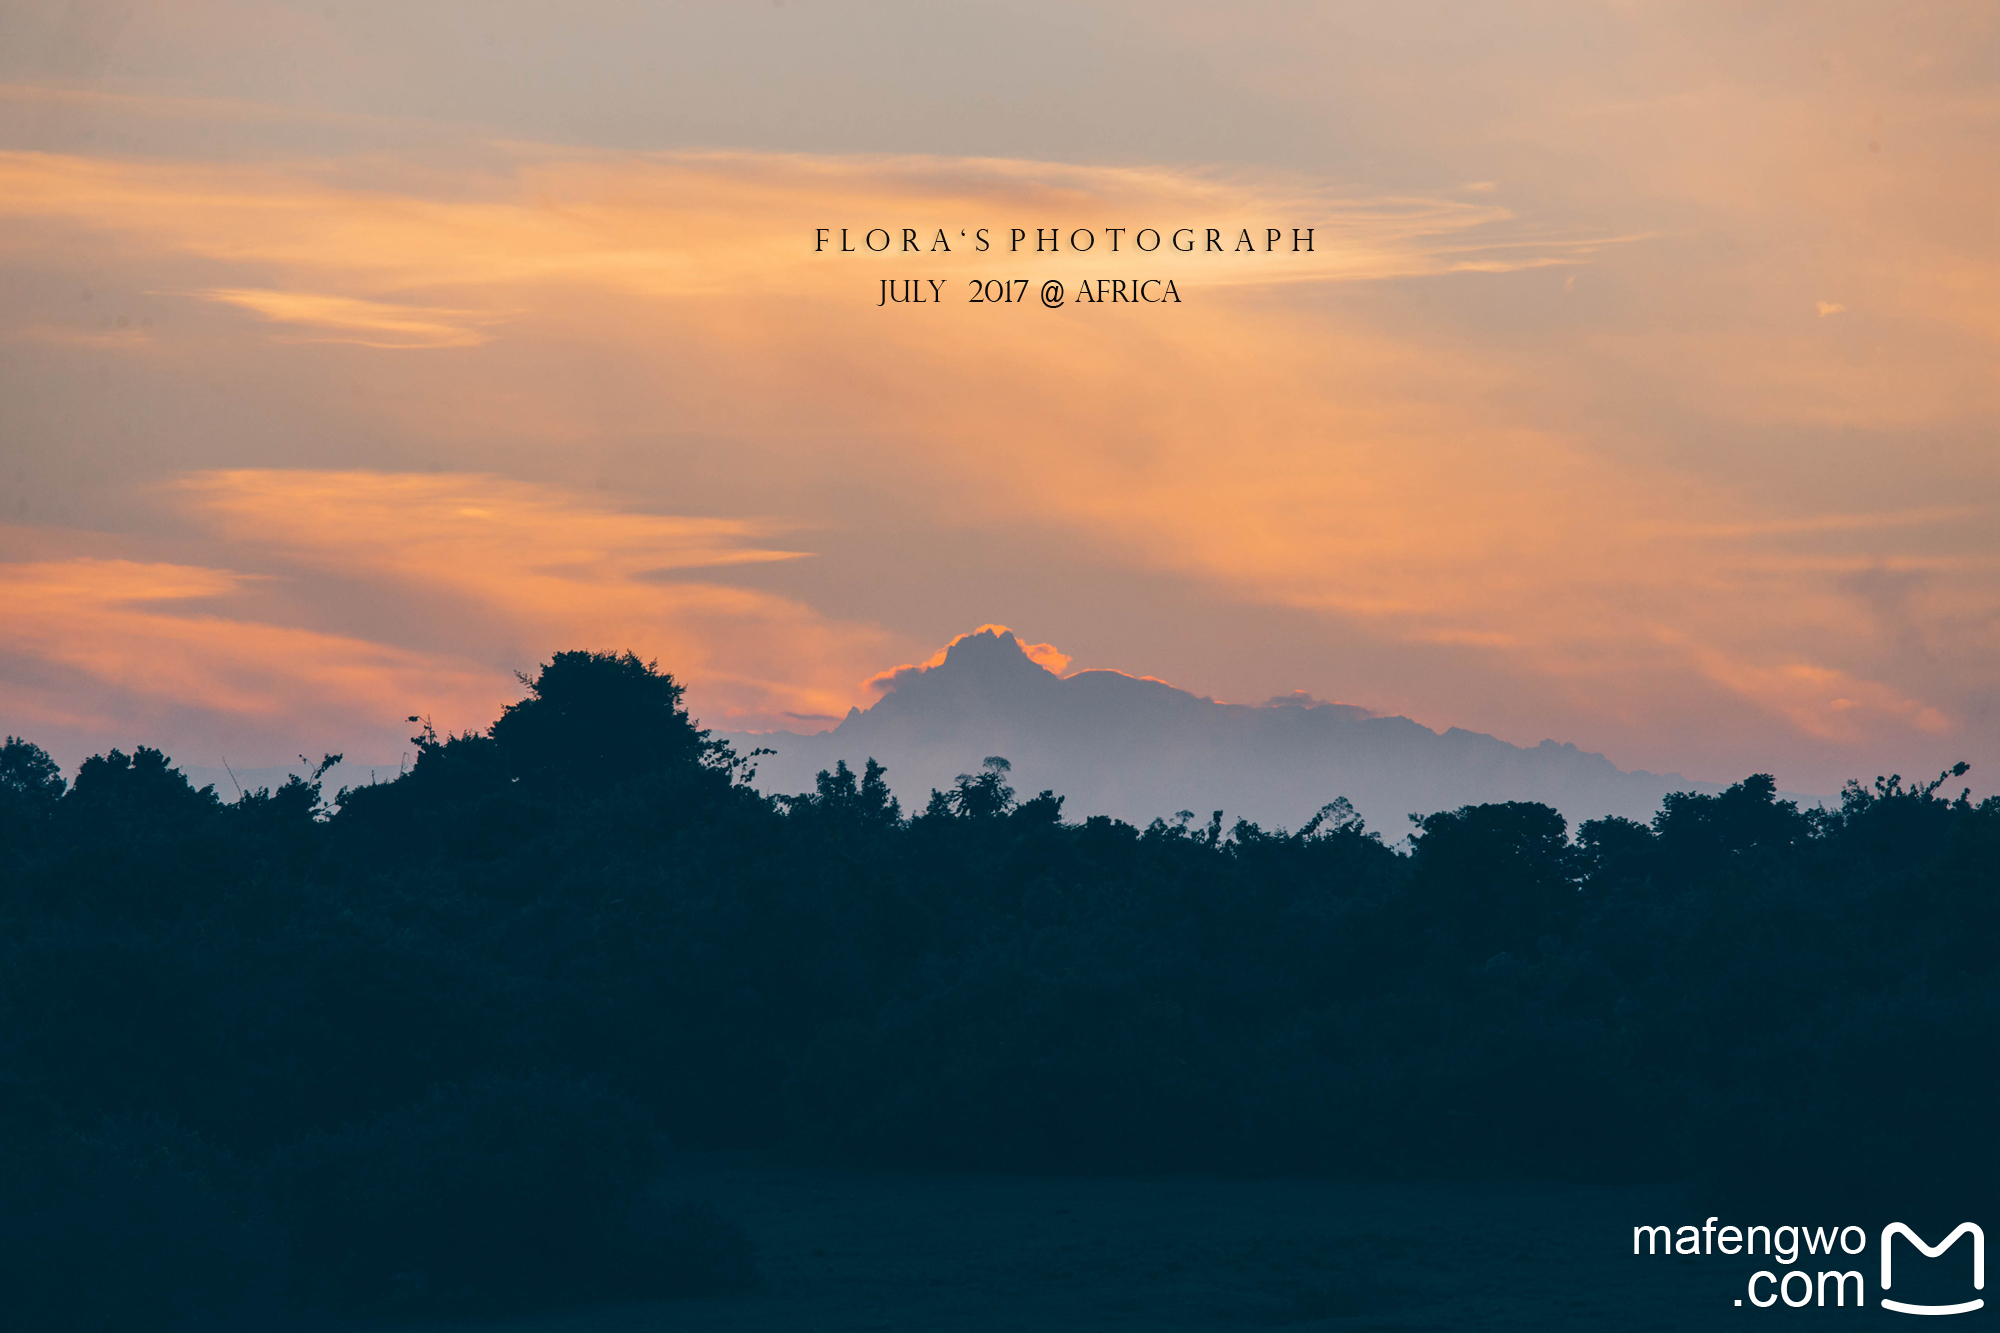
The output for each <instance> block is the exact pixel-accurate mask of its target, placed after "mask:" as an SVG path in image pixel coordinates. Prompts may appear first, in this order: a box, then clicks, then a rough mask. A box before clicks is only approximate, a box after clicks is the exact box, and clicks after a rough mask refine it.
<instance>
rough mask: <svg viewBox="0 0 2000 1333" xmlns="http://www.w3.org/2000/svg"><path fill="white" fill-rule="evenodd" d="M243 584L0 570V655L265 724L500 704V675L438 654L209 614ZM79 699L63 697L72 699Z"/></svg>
mask: <svg viewBox="0 0 2000 1333" xmlns="http://www.w3.org/2000/svg"><path fill="white" fill-rule="evenodd" d="M250 581H251V577H250V576H248V575H244V574H241V573H237V572H235V571H231V570H218V569H203V568H198V567H191V566H186V565H173V564H162V563H147V562H140V561H132V560H93V559H70V560H59V561H37V562H27V563H18V564H4V565H0V653H4V654H6V655H8V656H12V657H17V658H30V659H34V660H37V661H41V662H47V663H51V664H54V665H56V666H59V667H61V668H64V669H66V670H69V671H73V672H77V673H80V675H81V676H83V677H84V678H86V679H87V680H89V681H90V682H92V683H93V684H94V685H96V686H100V687H107V688H108V689H110V690H111V691H114V692H116V693H117V694H119V695H123V696H127V697H129V698H136V699H138V700H141V701H150V702H151V703H152V704H156V705H157V704H171V705H173V706H175V707H180V708H194V709H199V710H203V711H208V712H213V713H217V714H222V715H228V716H235V717H243V718H253V719H257V720H260V721H263V722H266V723H271V722H279V721H286V720H295V719H298V717H299V715H300V714H301V713H302V712H304V713H309V714H317V715H319V717H320V718H322V719H323V718H326V717H333V718H344V719H353V718H355V717H364V718H365V717H369V716H370V715H373V716H374V717H377V718H380V717H386V716H387V715H389V714H392V713H393V714H395V715H396V716H397V717H401V716H402V715H403V714H404V713H406V712H407V711H408V710H409V708H410V707H411V706H413V701H419V700H423V701H441V702H442V703H443V704H444V705H446V706H456V708H457V709H459V710H460V711H465V710H470V711H472V712H474V713H475V714H477V713H478V712H480V711H482V710H487V709H492V708H495V707H496V706H497V704H498V703H500V702H504V701H506V700H507V699H509V698H511V697H512V695H511V693H510V692H509V690H508V684H509V682H508V681H507V679H506V676H505V675H504V673H500V672H495V671H492V670H490V669H481V668H479V667H477V666H475V665H473V664H471V663H467V662H465V661H462V660H458V659H454V658H452V657H450V656H449V655H445V654H438V653H421V652H413V651H409V650H407V649H401V648H396V647H393V646H390V645H387V644H381V643H371V642H368V641H366V640H362V639H358V638H354V637H351V636H346V635H339V634H327V633H321V632H316V631H313V630H308V629H301V628H298V627H294V626H284V625H271V624H260V623H257V622H254V621H247V620H242V619H236V618H232V617H230V616H228V615H226V614H223V613H221V612H220V611H218V610H216V609H215V606H216V605H217V604H218V603H223V602H226V601H227V600H228V599H229V598H231V597H233V596H235V595H236V594H239V593H240V592H241V591H242V590H243V588H244V586H245V584H246V583H248V582H250ZM84 693H85V692H83V691H76V692H72V695H71V698H72V701H74V700H75V699H76V698H78V697H79V696H81V695H82V694H84ZM75 716H76V715H75V714H71V715H70V717H69V718H68V719H65V720H74V719H75ZM308 725H312V726H313V729H314V730H318V731H321V733H322V735H323V736H324V735H325V732H326V731H327V730H329V728H327V727H325V726H323V725H314V724H312V723H309V724H308ZM326 738H327V739H330V740H334V741H337V740H338V737H337V736H330V737H326ZM141 739H144V738H141Z"/></svg>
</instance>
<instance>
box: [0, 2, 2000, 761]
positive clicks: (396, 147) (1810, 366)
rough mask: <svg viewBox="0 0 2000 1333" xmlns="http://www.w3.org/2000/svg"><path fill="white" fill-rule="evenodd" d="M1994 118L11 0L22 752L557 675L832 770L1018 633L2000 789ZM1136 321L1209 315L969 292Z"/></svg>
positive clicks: (477, 20)
mask: <svg viewBox="0 0 2000 1333" xmlns="http://www.w3.org/2000/svg"><path fill="white" fill-rule="evenodd" d="M1996 71H2000V10H1996V9H1995V8H1994V7H1993V6H1992V5H1991V4H1964V5H1955V4H1951V3H1939V4H1930V5H1924V6H1918V7H1912V6H1906V5H1892V4H1873V5H1853V4H1840V3H1799V4H1760V5H1741V6H1715V5H1671V4H1652V3H1644V2H1642V0H1634V2H1632V3H1609V2H1607V3H1596V4H1584V3H1528V4H1509V5H1499V4H1426V3H1415V4H1406V5H1393V6H1385V5H1362V4H1346V5H1336V4H1306V3H1296V4H1281V3H1271V4H1261V5H1260V4H1235V5H1228V6H1222V5H1212V4H1211V5H1182V4H1174V3H1162V2H1159V0H1154V2H1151V3H1145V4H1138V3H1133V4H1079V3H1073V2H1070V0H1065V2H1064V3H1047V4H1044V3H1025V2H1023V0H1014V2H1013V3H1008V4H1004V5H1003V4H980V3H968V4H958V5H948V6H946V5H937V4H919V3H908V4H865V5H864V4H852V5H842V4H833V3H824V2H822V0H776V2H775V3H774V2H773V0H756V2H755V3H736V4H728V5H724V4H703V5H680V4H665V3H658V4H649V3H640V2H639V0H628V2H626V3H595V2H592V0H577V2H574V3H569V4H565V5H559V6H558V5H545V4H537V5H528V4H519V3H510V2H506V0H481V3H477V4H474V3H447V2H445V0H435V2H433V0H426V2H425V3H421V4H416V5H412V4H409V3H386V2H385V3H373V2H371V3H356V0H333V3H311V4H271V3H261V2H259V0H240V2H238V0H185V2H181V3H147V2H146V0H131V2H129V3H128V2H125V0H80V2H78V3H70V4H61V3H41V4H28V3H23V2H22V0H0V730H4V731H6V732H10V733H15V734H21V735H25V736H27V737H29V738H30V739H34V740H37V741H39V742H40V743H42V744H43V745H45V746H47V747H48V748H49V749H50V750H51V751H53V752H54V753H55V754H56V755H57V757H58V758H60V759H62V760H63V761H64V762H65V764H74V763H75V762H76V761H77V760H78V759H80V758H81V757H82V756H83V755H85V754H88V753H90V752H92V751H95V750H100V749H104V748H107V747H109V746H112V745H122V746H126V747H128V748H129V747H130V746H131V745H133V744H137V743H150V744H158V745H161V746H162V747H164V748H166V749H167V750H168V751H169V753H171V754H173V755H174V756H175V757H176V758H178V759H180V760H182V761H184V762H186V763H189V764H196V765H204V766H208V765H214V764H216V763H218V762H219V761H220V759H221V758H222V757H223V756H225V755H226V756H227V758H228V759H229V760H230V761H231V762H232V763H236V764H238V765H244V766H247V765H257V764H278V763H283V762H286V761H288V760H290V759H291V758H292V757H293V756H295V755H296V754H298V753H300V752H302V751H303V752H311V753H317V752H319V751H321V750H345V751H346V752H347V753H348V755H349V756H350V758H360V759H362V760H364V761H369V760H383V759H386V760H388V761H390V762H393V761H394V756H395V755H396V754H397V753H398V751H399V750H403V749H407V748H408V747H407V745H406V744H405V743H404V739H403V738H405V737H406V736H407V735H408V734H409V731H410V728H409V725H408V724H407V723H406V722H404V720H403V719H404V718H405V716H406V715H409V714H426V715H429V716H431V717H432V718H433V719H434V720H435V721H436V723H437V725H438V726H439V727H440V728H441V729H443V728H462V727H469V726H483V725H484V724H486V723H487V722H490V721H491V719H492V718H493V716H494V715H495V713H496V712H497V711H498V708H499V707H500V705H501V704H503V703H504V702H506V701H508V700H510V699H513V698H516V697H518V695H519V687H518V685H517V683H516V681H515V678H514V674H513V673H514V672H516V671H521V670H532V668H533V667H534V665H535V664H536V663H537V662H538V661H540V660H543V659H545V658H547V657H548V656H549V654H551V653H552V652H555V651H557V650H559V649H563V648H569V647H594V648H614V649H623V648H628V647H629V648H632V649H635V650H636V651H638V652H639V653H640V654H641V655H642V656H647V657H657V658H658V659H659V662H660V665H661V666H662V667H663V668H665V669H669V670H671V671H673V672H674V673H675V674H676V675H677V676H679V677H680V678H682V679H683V680H685V681H686V682H687V683H688V686H689V695H688V698H689V702H690V704H691V705H692V707H693V709H694V711H695V712H696V713H697V715H698V716H700V717H701V718H702V719H703V721H704V722H705V723H707V724H708V725H711V726H721V727H726V728H728V729H731V730H743V729H770V728H784V727H791V728H803V729H811V728H816V727H823V726H826V725H831V723H832V722H833V721H834V720H836V719H837V718H838V717H839V716H840V715H841V714H844V713H845V712H846V711H847V709H848V708H849V707H850V706H851V705H855V704H860V705H863V706H866V704H867V703H869V702H870V701H871V699H872V698H873V697H874V696H873V695H872V693H871V692H870V689H869V687H868V686H867V684H866V682H867V681H868V680H869V679H870V678H871V677H875V676H876V675H877V674H878V673H880V672H882V671H884V670H885V669H887V668H892V667H894V666H896V665H897V664H899V663H906V662H922V661H924V660H925V659H927V658H928V657H930V655H931V654H932V653H933V652H934V651H935V650H936V649H937V648H938V647H939V646H940V645H942V644H944V643H945V642H946V641H947V640H949V639H950V638H951V637H952V636H953V635H955V634H958V633H961V632H963V631H966V630H969V629H971V628H973V627H975V626H978V625H981V624H984V623H989V622H992V623H1002V624H1006V625H1009V626H1012V627H1013V628H1014V629H1016V630H1017V631H1019V632H1020V633H1021V635H1022V636H1023V637H1024V638H1026V639H1028V640H1030V641H1046V642H1047V643H1049V644H1052V645H1054V646H1055V649H1056V650H1059V652H1060V654H1061V655H1065V656H1067V657H1068V658H1069V668H1068V669H1070V670H1079V669H1088V668H1102V667H1110V668H1117V669H1120V670H1124V671H1128V672H1131V673H1134V674H1145V675H1152V676H1158V677H1161V678H1163V679H1166V680H1168V681H1171V682H1173V683H1174V684H1176V685H1180V686H1183V687H1185V688H1187V689H1191V690H1193V691H1195V692H1197V693H1200V694H1206V695H1212V696H1214V697H1216V698H1220V699H1226V700H1230V701H1234V702H1256V701H1259V700H1263V699H1266V698H1269V697H1271V696H1273V695H1277V694H1281V693H1285V692H1289V691H1293V690H1304V691H1307V692H1309V693H1311V694H1312V695H1315V696H1317V697H1320V698H1325V699H1338V700H1341V701H1344V702H1348V703H1354V704H1361V705H1365V706H1368V707H1371V708H1375V709H1379V710H1382V711H1384V712H1391V713H1402V714H1406V715H1408V716H1410V717H1413V718H1415V719H1417V720H1418V721H1420V722H1423V723H1425V724H1426V725H1429V726H1432V727H1436V728H1440V729H1442V728H1444V727H1447V726H1453V725H1456V726H1463V727H1468V728H1471V729H1474V730H1479V731H1488V732H1492V733H1494V734H1496V735H1498V736H1501V737H1503V738H1505V739H1507V740H1510V741H1514V742H1516V743H1521V744H1530V745H1532V744H1534V743H1536V742H1538V741H1540V740H1541V739H1543V738H1544V737H1553V738H1556V739H1559V740H1566V741H1573V742H1575V743H1577V744H1578V745H1580V746H1583V747H1584V748H1586V749H1591V750H1601V751H1603V752H1604V753H1606V754H1607V755H1609V756H1610V758H1611V759H1612V760H1613V761H1614V762H1616V763H1618V764H1619V765H1621V766H1622V767H1626V768H1648V769H1653V770H1655V771H1678V772H1680V773H1682V774H1685V775H1686V776H1688V777H1690V778H1696V779H1702V780H1711V781H1728V780H1732V779H1734V778H1737V777H1741V776H1742V775H1744V774H1745V773H1748V772H1752V771H1769V772H1773V773H1775V774H1776V775H1777V776H1778V778H1779V781H1780V784H1781V785H1782V786H1784V787H1786V788H1788V789H1791V790H1795V791H1809V792H1830V791H1833V790H1836V789H1837V788H1838V787H1839V785H1840V783H1841V781H1842V780H1843V779H1845V778H1847V777H1850V776H1861V777H1867V776H1872V775H1873V774H1876V773H1884V772H1890V771H1900V772H1902V773H1904V774H1906V775H1908V774H1918V775H1923V776H1930V775H1934V774H1935V773H1936V772H1937V771H1938V770H1940V769H1942V768H1944V767H1945V766H1947V765H1948V764H1950V763H1951V762H1953V761H1955V760H1958V759H1968V760H1970V761H1972V763H1973V764H1974V770H1973V772H1972V774H1971V775H1970V777H1969V779H1968V781H1970V782H1971V783H1972V784H1973V785H1974V788H1975V790H1976V791H1982V792H1983V791H1990V790H1993V789H1994V785H1995V779H1996V777H2000V672H1997V671H1996V668H1995V661H1996V656H2000V74H1996ZM821 227H826V228H831V229H833V230H834V232H835V234H836V235H837V234H838V229H839V228H841V227H847V228H850V229H852V230H853V232H854V234H855V235H857V236H858V235H860V234H861V233H862V232H863V231H865V230H866V229H868V228H873V227H882V228H888V229H892V230H894V231H896V232H897V233H900V230H901V229H902V228H904V227H911V228H915V229H917V230H918V232H919V233H920V235H921V236H922V237H923V238H924V240H925V243H926V244H927V245H928V243H929V242H930V240H931V238H932V236H933V233H935V232H936V231H937V230H938V229H940V228H942V229H944V230H945V231H946V232H947V236H948V239H949V240H950V243H951V244H952V245H953V246H954V251H953V252H952V253H951V254H948V255H947V254H942V253H933V252H926V253H923V254H916V255H903V254H894V253H891V254H884V255H875V254H868V253H859V254H849V255H842V254H837V253H817V254H816V253H815V252H814V241H815V229H816V228H821ZM1015 227H1019V228H1023V229H1030V230H1032V229H1034V228H1038V227H1039V228H1047V227H1059V228H1061V230H1062V232H1063V234H1064V235H1065V236H1068V235H1069V233H1070V232H1071V231H1072V230H1074V229H1079V228H1099V229H1101V228H1110V227H1121V228H1127V229H1137V228H1142V227H1154V228H1159V229H1161V230H1162V231H1163V232H1170V231H1171V230H1172V229H1174V228H1179V227H1193V228H1207V227H1216V228H1218V229H1221V230H1222V231H1223V232H1224V234H1225V235H1226V236H1227V237H1228V238H1230V239H1231V240H1233V239H1234V237H1235V235H1236V232H1237V230H1238V229H1240V228H1250V229H1253V231H1254V232H1255V234H1256V235H1257V237H1258V238H1259V239H1260V241H1261V239H1262V237H1263V235H1264V229H1265V228H1267V227H1270V228H1280V229H1284V230H1285V231H1286V232H1287V234H1289V232H1290V230H1291V229H1293V228H1299V229H1303V228H1308V227H1310V228H1312V229H1313V232H1314V247H1313V251H1312V253H1310V254H1305V253H1292V252H1290V250H1289V243H1288V242H1287V244H1284V245H1280V246H1279V247H1278V248H1277V250H1276V251H1274V252H1272V253H1262V252H1260V253H1256V254H1248V255H1246V254H1232V253H1223V254H1203V253H1199V252H1197V253H1194V254H1179V253H1170V252H1169V250H1168V249H1166V248H1163V249H1162V250H1160V251H1159V252H1156V253H1154V254H1152V255H1140V254H1134V253H1129V252H1125V251H1121V253H1120V254H1118V255H1116V256H1113V255H1109V254H1105V253H1103V252H1102V249H1101V245H1102V243H1101V242H1100V248H1099V249H1098V250H1095V251H1093V252H1092V253H1091V254H1087V255H1078V254H1071V253H1068V252H1067V251H1065V252H1064V253H1062V254H1061V255H1059V256H1051V255H1047V254H1044V255H1039V256H1038V255H1035V254H1033V253H1021V254H1008V253H1006V244H1007V236H1008V232H1009V229H1010V228H1015ZM978 228H986V229H988V231H989V233H990V234H991V236H992V237H993V238H994V244H995V249H994V251H993V252H990V253H987V254H983V255H982V254H978V253H974V252H972V251H971V250H970V248H969V245H968V243H966V242H962V241H960V239H959V235H958V233H959V232H960V231H961V230H963V231H965V232H967V233H972V232H973V231H975V230H976V229H978ZM1030 249H1031V247H1030ZM1098 277H1104V278H1123V279H1127V280H1131V279H1144V278H1160V279H1168V278H1171V279H1173V280H1175V283H1176V287H1177V289H1178V292H1179V295H1180V297H1181V301H1180V303H1179V304H1178V305H1137V304H1118V305H1104V306H1093V305H1078V304H1076V303H1075V302H1074V300H1073V299H1072V300H1068V301H1066V303H1065V304H1064V306H1063V307H1062V308H1061V309H1056V310H1050V309H1045V308H1043V307H1042V306H1041V304H1040V302H1039V300H1038V299H1036V297H1035V293H1034V292H1031V293H1030V294H1029V296H1030V299H1029V300H1028V302H1027V303H1025V304H1003V305H973V304H968V303H966V301H965V291H966V289H967V286H968V282H969V280H970V279H974V278H994V279H1002V280H1006V279H1028V280H1030V285H1031V286H1032V287H1033V288H1035V289H1039V287H1040V285H1041V283H1042V282H1043V281H1044V280H1045V279H1051V278H1053V279H1057V280H1059V281H1061V282H1063V283H1064V284H1065V290H1066V291H1067V292H1069V293H1071V294H1072V296H1073V293H1074V290H1075V287H1076V284H1077V283H1079V282H1080V281H1083V280H1085V279H1095V278H1098ZM884 278H898V279H900V278H935V279H939V280H949V283H950V285H949V286H948V287H946V288H945V291H946V296H947V299H946V301H945V302H944V303H943V304H925V305H922V306H907V305H898V306H890V307H888V308H880V307H878V306H877V304H876V303H877V301H878V299H879V296H880V282H881V280H882V279H884Z"/></svg>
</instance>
